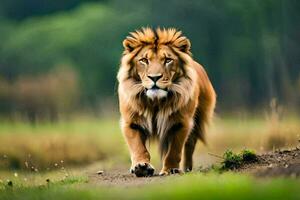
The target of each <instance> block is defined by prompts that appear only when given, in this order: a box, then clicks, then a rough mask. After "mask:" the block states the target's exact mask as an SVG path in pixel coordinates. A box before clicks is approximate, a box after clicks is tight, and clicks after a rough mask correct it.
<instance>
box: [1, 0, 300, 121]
mask: <svg viewBox="0 0 300 200" xmlns="http://www.w3.org/2000/svg"><path fill="white" fill-rule="evenodd" d="M299 10H300V1H297V0H263V1H262V0H243V1H240V0H226V1H225V0H224V1H219V0H189V1H182V0H171V1H158V0H144V1H142V3H141V1H138V0H131V1H128V0H98V1H97V0H93V1H89V0H59V1H58V0H27V1H20V0H1V2H0V38H1V42H0V115H1V116H4V117H5V118H8V117H10V118H12V119H14V118H15V117H23V118H25V119H29V120H31V121H35V120H36V119H37V118H41V119H44V118H45V119H47V120H48V119H50V120H57V119H58V118H59V117H60V116H63V117H65V116H68V115H70V114H71V113H74V112H82V111H88V112H89V113H94V114H95V115H103V116H106V115H112V113H117V106H116V105H117V94H116V87H117V82H116V72H117V70H118V67H119V62H120V56H121V54H122V50H123V47H122V40H123V39H124V38H125V37H126V36H127V34H128V32H129V31H133V30H135V29H138V28H140V27H142V26H150V27H157V26H160V27H176V28H178V29H181V30H182V31H183V32H184V34H185V35H186V36H187V37H188V38H190V40H191V42H192V52H193V54H194V58H195V59H196V60H197V61H198V62H200V63H201V64H203V65H204V66H205V68H206V69H207V71H208V74H209V76H210V78H211V80H212V82H213V84H214V86H215V89H216V91H217V94H218V110H219V111H220V110H221V111H222V112H235V111H241V110H244V111H250V112H256V111H260V110H261V109H262V108H265V107H266V106H268V104H269V102H270V101H271V99H274V98H275V99H277V100H278V102H279V104H280V105H283V106H284V107H285V108H287V109H290V110H293V111H294V112H298V111H299V110H300V109H299V108H300V23H299V22H300V15H299Z"/></svg>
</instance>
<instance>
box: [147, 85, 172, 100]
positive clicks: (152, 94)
mask: <svg viewBox="0 0 300 200" xmlns="http://www.w3.org/2000/svg"><path fill="white" fill-rule="evenodd" d="M146 95H147V97H149V98H150V99H152V100H154V99H162V98H165V97H167V95H168V91H167V89H162V88H159V87H158V86H157V85H154V86H153V87H152V88H150V89H146Z"/></svg>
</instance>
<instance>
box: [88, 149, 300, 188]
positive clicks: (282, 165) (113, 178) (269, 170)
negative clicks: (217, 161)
mask: <svg viewBox="0 0 300 200" xmlns="http://www.w3.org/2000/svg"><path fill="white" fill-rule="evenodd" d="M204 171H207V169H206V170H204ZM208 171H209V170H208ZM233 171H234V172H237V173H243V174H251V175H254V176H255V177H292V178H300V148H299V147H297V148H295V149H291V150H277V151H274V152H269V153H265V154H261V155H258V159H257V161H255V162H253V163H248V164H243V165H242V166H241V167H240V168H238V169H235V170H233ZM97 172H98V173H97ZM195 173H205V172H203V170H200V171H196V172H195ZM172 176H180V175H172ZM89 180H90V182H91V183H93V184H99V185H106V186H124V187H128V186H140V185H144V184H147V183H151V182H155V183H158V182H163V181H164V180H165V178H164V177H161V176H158V175H157V174H155V175H154V176H152V177H141V178H137V177H136V176H135V175H133V174H130V173H129V170H128V169H124V168H121V169H113V170H108V171H96V170H95V171H93V172H89Z"/></svg>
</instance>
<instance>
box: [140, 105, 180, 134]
mask: <svg viewBox="0 0 300 200" xmlns="http://www.w3.org/2000/svg"><path fill="white" fill-rule="evenodd" d="M139 121H140V124H141V125H142V127H143V128H144V129H146V130H147V131H146V132H147V133H148V134H150V135H158V136H161V135H163V134H164V133H165V132H167V131H168V130H169V128H170V127H171V126H172V125H173V124H174V122H173V120H172V117H171V113H169V112H166V111H164V110H161V111H157V112H147V111H146V112H144V113H143V115H142V116H140V119H139Z"/></svg>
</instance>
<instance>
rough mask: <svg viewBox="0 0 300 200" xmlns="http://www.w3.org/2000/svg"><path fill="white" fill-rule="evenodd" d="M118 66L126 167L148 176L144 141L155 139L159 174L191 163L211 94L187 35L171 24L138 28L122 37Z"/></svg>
mask: <svg viewBox="0 0 300 200" xmlns="http://www.w3.org/2000/svg"><path fill="white" fill-rule="evenodd" d="M123 46H124V52H123V56H122V59H121V66H120V69H119V72H118V81H119V88H118V94H119V104H120V112H121V128H122V132H123V134H124V137H125V139H126V141H127V144H128V146H129V150H130V153H131V160H132V167H131V171H132V172H133V173H135V174H136V175H137V176H151V175H152V174H153V172H154V168H153V167H152V166H151V164H150V155H149V153H148V151H147V148H146V146H145V142H146V140H147V139H148V138H150V137H155V138H158V140H159V142H160V149H161V156H162V162H163V167H162V170H161V171H160V174H161V175H167V174H170V173H179V172H180V170H179V163H180V161H181V157H182V151H183V163H182V167H183V170H185V171H189V170H191V169H192V155H193V152H194V148H195V145H196V142H197V138H199V139H202V140H203V139H204V138H203V136H204V132H205V125H206V124H207V123H208V122H209V120H210V119H211V117H212V114H213V111H214V107H215V101H216V95H215V92H214V89H213V87H212V85H211V82H210V80H209V78H208V76H207V74H206V72H205V70H204V68H203V67H202V66H201V65H200V64H198V63H197V62H196V61H194V60H193V58H192V54H191V52H190V47H191V44H190V41H189V40H188V39H187V38H186V37H185V36H183V35H182V33H181V31H177V30H176V29H174V28H170V29H160V28H158V29H156V30H153V29H151V28H142V29H141V30H138V31H135V32H132V33H130V36H128V37H127V38H126V39H125V40H124V41H123Z"/></svg>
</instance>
